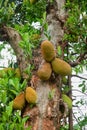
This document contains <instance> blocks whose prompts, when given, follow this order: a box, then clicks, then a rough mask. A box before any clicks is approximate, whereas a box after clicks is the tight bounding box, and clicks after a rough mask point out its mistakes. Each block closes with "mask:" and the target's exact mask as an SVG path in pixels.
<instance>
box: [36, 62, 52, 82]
mask: <svg viewBox="0 0 87 130" xmlns="http://www.w3.org/2000/svg"><path fill="white" fill-rule="evenodd" d="M51 73H52V68H51V65H50V63H47V62H44V63H43V64H42V65H41V67H40V68H39V69H38V71H37V75H38V76H39V78H40V79H41V80H48V79H49V78H50V77H51Z"/></svg>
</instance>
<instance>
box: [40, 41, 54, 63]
mask: <svg viewBox="0 0 87 130" xmlns="http://www.w3.org/2000/svg"><path fill="white" fill-rule="evenodd" d="M41 52H42V56H43V58H44V59H45V60H46V61H47V62H50V61H52V60H53V59H54V58H55V55H56V54H55V50H54V46H53V44H52V43H51V42H50V41H47V40H45V41H43V42H42V44H41Z"/></svg>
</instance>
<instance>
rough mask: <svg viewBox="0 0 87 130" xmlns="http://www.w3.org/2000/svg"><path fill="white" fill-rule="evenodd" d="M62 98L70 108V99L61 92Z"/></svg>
mask: <svg viewBox="0 0 87 130" xmlns="http://www.w3.org/2000/svg"><path fill="white" fill-rule="evenodd" d="M62 99H63V101H64V102H65V103H67V105H68V108H69V109H71V108H72V100H71V99H70V98H69V97H68V96H67V95H66V94H62Z"/></svg>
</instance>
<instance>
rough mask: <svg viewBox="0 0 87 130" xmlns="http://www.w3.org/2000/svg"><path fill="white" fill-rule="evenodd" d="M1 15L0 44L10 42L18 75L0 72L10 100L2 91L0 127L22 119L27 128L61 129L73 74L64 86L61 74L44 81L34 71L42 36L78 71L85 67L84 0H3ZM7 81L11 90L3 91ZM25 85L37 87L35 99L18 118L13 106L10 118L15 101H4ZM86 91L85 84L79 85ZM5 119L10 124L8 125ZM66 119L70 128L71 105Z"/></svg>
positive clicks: (21, 123)
mask: <svg viewBox="0 0 87 130" xmlns="http://www.w3.org/2000/svg"><path fill="white" fill-rule="evenodd" d="M0 16H1V20H0V27H1V29H0V34H1V35H0V40H1V41H4V43H3V44H2V46H1V49H2V48H3V47H4V45H5V44H7V43H9V44H10V45H11V47H12V48H13V50H14V53H15V55H16V57H17V66H16V67H18V68H19V71H20V74H21V78H20V77H16V72H15V71H16V70H15V71H11V70H9V71H6V72H5V71H3V72H1V73H4V74H3V76H2V78H1V81H0V82H1V83H0V86H1V92H2V95H5V96H4V97H7V96H8V94H9V95H10V96H9V98H8V100H7V98H5V99H3V96H2V97H1V100H0V101H1V103H2V106H1V108H0V109H1V110H2V111H3V112H4V111H5V112H4V114H3V112H2V113H1V117H2V119H3V122H4V123H6V126H4V125H3V122H2V121H1V126H0V127H1V129H5V128H8V129H11V130H12V129H14V128H15V129H23V126H24V124H25V128H26V127H28V126H29V127H30V126H31V127H32V129H33V130H35V129H36V130H37V129H38V130H41V129H44V130H48V129H51V130H54V129H61V125H62V123H63V125H65V123H66V120H65V118H66V116H67V105H66V103H64V101H63V99H62V94H63V93H64V94H68V96H70V98H72V85H71V76H69V77H68V78H67V82H66V84H65V85H64V84H63V81H62V77H61V75H56V76H55V75H54V74H52V77H51V79H50V80H48V81H46V82H42V81H41V80H40V79H39V78H38V76H37V70H38V68H39V66H40V64H41V63H42V61H43V58H42V55H41V48H40V46H41V42H42V41H43V40H46V39H47V40H50V41H51V42H52V43H53V45H54V47H55V51H56V53H57V57H59V58H61V59H64V60H65V61H66V62H68V63H69V64H70V65H71V66H72V67H73V70H75V71H76V74H78V72H82V71H83V66H84V65H85V64H86V60H85V59H86V57H87V51H86V49H87V45H86V44H87V43H86V42H87V41H86V35H87V34H86V33H87V31H86V26H87V22H86V2H85V0H82V1H78V0H74V1H73V2H72V1H70V0H68V1H66V2H65V1H64V0H62V1H60V0H54V1H52V0H50V1H45V0H43V1H42V0H38V1H36V2H35V3H33V4H32V3H31V2H30V1H28V0H24V1H9V0H5V1H3V0H2V1H1V9H0ZM37 21H38V22H39V23H40V26H39V28H40V29H36V27H35V28H34V27H33V22H37ZM15 65H16V64H14V65H13V66H12V67H13V68H14V67H15ZM7 86H9V87H10V88H11V89H9V88H8V91H5V89H6V90H7ZM27 86H31V87H33V88H34V89H35V90H36V92H37V95H38V100H37V104H36V105H34V106H32V105H30V104H28V103H26V105H25V107H24V108H23V110H22V111H21V117H22V118H20V116H19V113H17V111H13V114H14V116H13V117H12V106H13V104H12V103H10V104H9V106H8V102H10V101H12V100H13V99H14V98H15V96H17V95H18V94H19V93H20V92H21V91H25V89H26V87H27ZM4 88H5V89H4ZM85 90H86V88H84V89H83V91H85ZM6 105H7V106H6ZM7 113H8V114H7ZM15 113H16V114H15ZM0 120H1V119H0ZM9 120H10V123H11V122H12V121H13V122H14V124H10V125H8V124H9ZM62 120H63V121H62ZM26 121H27V122H26ZM61 121H62V123H61ZM25 122H26V123H25ZM18 123H19V124H18ZM69 124H70V125H69V130H73V122H72V109H70V110H69ZM28 129H30V128H28Z"/></svg>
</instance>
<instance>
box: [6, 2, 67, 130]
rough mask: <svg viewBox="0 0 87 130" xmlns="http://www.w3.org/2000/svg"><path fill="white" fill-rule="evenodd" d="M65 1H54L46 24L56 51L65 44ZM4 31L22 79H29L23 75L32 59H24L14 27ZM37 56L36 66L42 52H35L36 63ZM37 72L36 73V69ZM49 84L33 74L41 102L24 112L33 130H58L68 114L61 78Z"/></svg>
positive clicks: (35, 87)
mask: <svg viewBox="0 0 87 130" xmlns="http://www.w3.org/2000/svg"><path fill="white" fill-rule="evenodd" d="M64 4H65V0H54V2H53V4H51V5H50V4H49V5H48V7H47V22H48V31H49V32H50V35H51V42H52V43H53V44H54V46H55V48H56V46H57V45H59V44H60V45H61V46H62V45H63V42H62V38H63V35H64V29H63V26H64V22H65V17H66V13H65V10H64V8H63V6H64ZM3 29H4V32H5V33H6V34H7V37H8V40H9V43H10V45H11V46H12V48H13V49H14V52H15V54H16V56H17V61H18V65H19V68H20V70H21V74H22V76H23V78H27V75H26V74H25V73H24V71H23V70H25V69H26V68H27V67H28V64H29V63H30V61H29V59H28V58H27V59H26V58H25V57H24V53H23V50H22V49H21V48H20V47H19V42H20V41H21V37H20V35H19V34H18V33H17V32H16V31H15V30H14V29H12V28H9V27H4V28H3ZM35 53H37V59H38V62H37V66H38V68H39V65H40V63H41V61H42V58H41V59H40V57H41V55H40V51H38V50H35V51H34V52H33V60H32V61H35V58H36V57H35ZM34 64H36V63H35V62H34ZM36 71H37V70H36ZM53 78H54V79H51V80H50V81H47V82H42V81H41V80H40V79H39V78H38V77H37V75H36V73H35V72H34V74H33V76H32V78H31V81H30V83H29V84H31V86H32V87H33V88H34V89H35V90H36V92H37V95H38V100H37V104H36V106H34V107H33V108H30V107H29V105H26V107H25V109H24V110H23V113H22V116H23V117H24V116H29V117H30V118H29V120H28V121H27V122H26V124H25V128H26V127H27V126H29V125H31V126H32V130H49V129H50V130H59V129H60V122H61V119H62V118H63V117H64V115H65V111H63V112H62V111H61V109H60V108H61V107H65V106H64V104H63V102H62V101H61V99H60V98H61V91H60V87H61V78H60V76H57V77H53ZM52 89H54V90H55V91H54V96H53V98H52V100H49V99H48V95H49V92H50V91H51V90H52Z"/></svg>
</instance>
